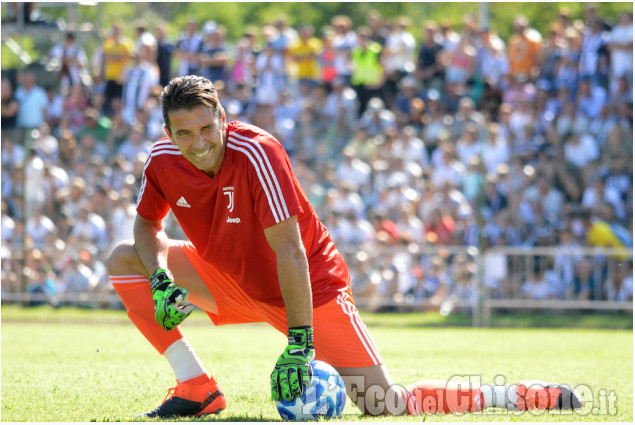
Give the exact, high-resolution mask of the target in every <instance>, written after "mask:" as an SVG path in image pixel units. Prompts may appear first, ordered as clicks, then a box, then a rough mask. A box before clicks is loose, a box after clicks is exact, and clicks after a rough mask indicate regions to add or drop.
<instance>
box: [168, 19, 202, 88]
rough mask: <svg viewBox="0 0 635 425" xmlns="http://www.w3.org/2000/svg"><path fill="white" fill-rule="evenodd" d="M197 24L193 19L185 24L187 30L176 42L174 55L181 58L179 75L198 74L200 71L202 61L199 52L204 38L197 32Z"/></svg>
mask: <svg viewBox="0 0 635 425" xmlns="http://www.w3.org/2000/svg"><path fill="white" fill-rule="evenodd" d="M196 29H197V25H196V22H195V21H193V20H189V21H187V23H186V24H185V32H184V33H183V34H182V35H181V36H180V37H179V41H178V42H177V43H176V50H175V52H174V56H176V58H177V59H178V60H179V67H178V71H177V73H178V76H184V75H196V74H198V73H199V69H200V63H199V58H198V52H199V51H200V50H201V46H202V45H203V39H201V37H200V36H199V35H198V33H197V32H196Z"/></svg>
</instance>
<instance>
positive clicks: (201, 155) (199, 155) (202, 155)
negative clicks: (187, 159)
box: [192, 146, 212, 158]
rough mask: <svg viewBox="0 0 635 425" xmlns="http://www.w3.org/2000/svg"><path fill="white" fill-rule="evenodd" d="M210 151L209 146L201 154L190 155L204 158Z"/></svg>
mask: <svg viewBox="0 0 635 425" xmlns="http://www.w3.org/2000/svg"><path fill="white" fill-rule="evenodd" d="M211 150H212V147H211V146H210V147H209V148H208V149H207V150H206V151H205V152H201V153H192V156H193V157H195V158H204V157H205V156H206V155H207V154H208V153H210V152H211Z"/></svg>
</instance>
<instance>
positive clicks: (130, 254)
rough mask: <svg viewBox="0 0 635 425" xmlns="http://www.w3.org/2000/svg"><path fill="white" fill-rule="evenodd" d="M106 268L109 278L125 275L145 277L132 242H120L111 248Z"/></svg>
mask: <svg viewBox="0 0 635 425" xmlns="http://www.w3.org/2000/svg"><path fill="white" fill-rule="evenodd" d="M106 268H107V269H108V274H109V275H111V276H116V275H126V274H141V275H143V276H145V269H144V268H143V266H142V265H141V261H140V260H139V255H138V254H137V250H136V248H135V246H134V241H132V240H127V241H124V242H120V243H119V244H117V246H116V247H115V248H113V250H112V252H111V253H110V255H109V256H108V259H107V260H106Z"/></svg>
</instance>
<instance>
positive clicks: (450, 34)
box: [435, 19, 461, 52]
mask: <svg viewBox="0 0 635 425" xmlns="http://www.w3.org/2000/svg"><path fill="white" fill-rule="evenodd" d="M435 40H436V42H437V43H439V44H441V45H442V46H443V50H444V51H446V52H450V51H452V50H454V49H456V48H457V46H458V45H459V43H460V42H461V36H460V35H459V34H458V33H457V32H456V31H454V30H453V29H452V25H451V24H450V21H448V20H447V19H442V20H441V21H440V22H439V32H438V33H437V34H436V35H435Z"/></svg>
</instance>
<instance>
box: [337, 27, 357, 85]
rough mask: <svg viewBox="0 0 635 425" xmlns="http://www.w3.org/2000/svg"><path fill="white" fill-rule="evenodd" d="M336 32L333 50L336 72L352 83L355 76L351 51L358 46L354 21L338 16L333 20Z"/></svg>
mask: <svg viewBox="0 0 635 425" xmlns="http://www.w3.org/2000/svg"><path fill="white" fill-rule="evenodd" d="M331 25H332V26H333V29H334V30H335V35H334V36H333V49H334V50H335V61H334V65H335V70H336V71H337V75H338V76H340V77H342V78H344V79H345V81H346V83H347V84H348V83H350V81H351V76H352V74H353V70H352V65H351V51H352V50H353V47H355V46H356V45H357V35H356V34H355V32H354V31H353V21H351V18H349V17H348V16H345V15H338V16H335V17H333V19H331Z"/></svg>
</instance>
